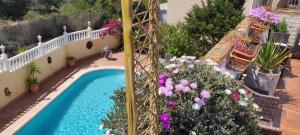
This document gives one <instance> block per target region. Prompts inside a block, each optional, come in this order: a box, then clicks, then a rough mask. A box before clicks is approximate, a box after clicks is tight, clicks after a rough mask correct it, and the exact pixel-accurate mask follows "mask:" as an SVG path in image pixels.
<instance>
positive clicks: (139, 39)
mask: <svg viewBox="0 0 300 135" xmlns="http://www.w3.org/2000/svg"><path fill="white" fill-rule="evenodd" d="M158 14H159V0H122V16H123V34H124V50H125V62H126V63H125V69H126V105H127V115H128V134H129V135H136V134H141V135H146V134H150V135H155V134H158V128H159V127H158V111H157V108H158V103H157V98H158V93H157V89H158V84H157V74H158V71H157V69H158V28H159V16H158ZM138 73H143V74H145V78H143V81H144V85H145V86H146V87H148V88H149V93H148V95H146V94H145V96H144V97H139V98H140V99H143V100H142V102H141V103H140V102H139V103H137V102H136V97H135V90H136V89H135V88H136V84H137V82H136V79H135V76H136V75H137V74H138ZM145 106H146V108H147V110H145V112H146V113H142V114H140V113H138V112H137V110H139V109H141V108H145Z"/></svg>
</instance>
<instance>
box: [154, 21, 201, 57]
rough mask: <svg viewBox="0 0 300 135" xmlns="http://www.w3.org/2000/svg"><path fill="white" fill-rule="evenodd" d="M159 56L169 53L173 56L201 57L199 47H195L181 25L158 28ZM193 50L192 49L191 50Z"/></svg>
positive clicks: (184, 27)
mask: <svg viewBox="0 0 300 135" xmlns="http://www.w3.org/2000/svg"><path fill="white" fill-rule="evenodd" d="M160 39H161V41H160V43H161V45H160V54H162V55H163V54H165V53H170V54H172V55H175V56H181V55H183V54H186V55H197V56H202V55H203V51H201V50H202V48H201V47H199V46H196V45H197V44H196V43H195V42H193V40H192V38H191V37H190V36H189V34H188V32H187V30H186V26H185V25H184V24H183V23H179V24H177V25H162V26H161V28H160ZM192 48H193V49H192Z"/></svg>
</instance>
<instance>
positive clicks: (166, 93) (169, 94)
mask: <svg viewBox="0 0 300 135" xmlns="http://www.w3.org/2000/svg"><path fill="white" fill-rule="evenodd" d="M163 94H164V95H165V96H166V97H170V96H172V95H173V92H172V91H170V90H167V91H166V92H164V93H163Z"/></svg>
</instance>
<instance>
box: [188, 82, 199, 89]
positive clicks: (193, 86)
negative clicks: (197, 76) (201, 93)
mask: <svg viewBox="0 0 300 135" xmlns="http://www.w3.org/2000/svg"><path fill="white" fill-rule="evenodd" d="M190 87H191V88H192V89H197V88H198V85H197V83H191V84H190Z"/></svg>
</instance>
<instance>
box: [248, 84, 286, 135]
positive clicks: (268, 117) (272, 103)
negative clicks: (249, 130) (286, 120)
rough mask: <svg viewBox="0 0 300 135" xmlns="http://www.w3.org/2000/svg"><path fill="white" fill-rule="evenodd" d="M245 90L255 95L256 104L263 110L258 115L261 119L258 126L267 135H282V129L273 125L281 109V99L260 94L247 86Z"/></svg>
mask: <svg viewBox="0 0 300 135" xmlns="http://www.w3.org/2000/svg"><path fill="white" fill-rule="evenodd" d="M245 89H246V90H248V91H250V92H251V93H252V94H253V97H254V102H255V103H256V104H257V105H258V106H259V107H260V108H261V109H262V111H260V112H259V113H258V115H259V116H260V117H261V118H260V121H259V123H258V125H259V127H260V128H261V129H262V133H263V134H265V135H281V132H282V131H281V129H280V128H279V127H275V126H274V123H273V121H274V116H275V112H276V109H277V108H278V107H279V97H274V96H268V95H263V94H259V93H257V92H255V91H253V90H252V89H250V88H249V87H247V86H245Z"/></svg>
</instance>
